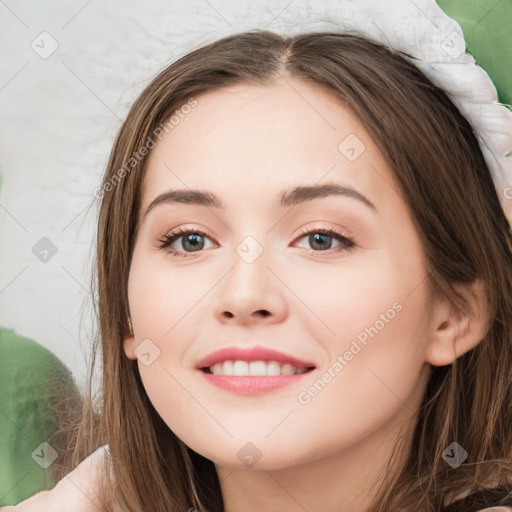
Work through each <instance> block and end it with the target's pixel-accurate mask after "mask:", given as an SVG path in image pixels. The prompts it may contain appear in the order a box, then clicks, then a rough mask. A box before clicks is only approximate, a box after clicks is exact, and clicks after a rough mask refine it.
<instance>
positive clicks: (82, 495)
mask: <svg viewBox="0 0 512 512" xmlns="http://www.w3.org/2000/svg"><path fill="white" fill-rule="evenodd" d="M104 454H105V452H104V448H103V447H102V448H99V449H98V450H96V451H95V452H93V453H91V455H89V456H88V457H87V458H86V459H84V460H83V461H82V462H81V463H80V464H79V465H78V466H77V467H76V468H75V469H74V470H73V471H71V472H70V473H68V474H67V475H66V476H65V477H64V478H62V479H61V480H59V482H58V483H57V485H56V486H55V487H54V488H53V489H51V490H49V491H41V492H38V493H37V494H34V496H31V497H30V498H28V499H26V500H24V501H22V502H21V503H18V504H17V505H14V506H8V507H1V508H0V512H41V510H44V511H47V512H63V511H65V510H66V511H70V512H103V511H104V510H105V509H104V506H103V503H102V502H101V500H100V499H99V496H98V486H99V483H100V480H99V477H102V476H103V475H101V474H100V473H101V470H102V465H99V464H98V463H99V462H102V459H103V457H104ZM71 507H72V508H71Z"/></svg>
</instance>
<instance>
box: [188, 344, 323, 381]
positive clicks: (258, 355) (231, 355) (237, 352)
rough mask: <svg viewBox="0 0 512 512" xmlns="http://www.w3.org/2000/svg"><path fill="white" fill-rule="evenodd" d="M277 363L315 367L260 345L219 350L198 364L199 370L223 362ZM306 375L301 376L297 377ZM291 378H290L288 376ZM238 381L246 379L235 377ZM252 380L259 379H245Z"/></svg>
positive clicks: (298, 366) (299, 366)
mask: <svg viewBox="0 0 512 512" xmlns="http://www.w3.org/2000/svg"><path fill="white" fill-rule="evenodd" d="M228 360H231V361H235V360H239V361H247V362H250V361H277V362H278V363H281V364H286V363H288V364H291V365H293V366H295V367H297V368H303V367H308V366H315V365H314V364H313V363H311V362H307V361H302V360H300V359H297V358H296V357H292V356H289V355H288V354H284V353H283V352H278V351H277V350H272V349H270V348H265V347H262V346H259V345H256V346H254V347H250V348H239V347H227V348H223V349H221V350H217V351H216V352H213V353H212V354H210V355H208V356H206V357H205V358H204V359H201V361H199V362H198V363H197V364H196V368H197V369H201V368H207V367H209V366H212V365H214V364H215V363H218V362H222V361H228ZM301 375H304V374H299V375H297V377H299V376H301ZM286 377H290V376H286ZM235 378H236V379H243V378H244V377H235ZM245 378H250V379H256V378H258V377H245ZM275 378H279V377H278V376H276V377H259V379H275Z"/></svg>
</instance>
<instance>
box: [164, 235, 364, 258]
mask: <svg viewBox="0 0 512 512" xmlns="http://www.w3.org/2000/svg"><path fill="white" fill-rule="evenodd" d="M313 233H314V234H316V233H321V234H322V235H327V236H331V237H333V238H336V239H338V241H339V242H341V243H342V245H344V249H342V250H344V251H350V250H352V249H354V248H356V247H357V244H356V243H355V241H354V240H353V239H351V238H348V237H346V236H344V235H342V234H341V233H339V232H338V231H336V230H335V229H332V228H331V229H308V228H305V229H304V230H302V231H301V233H299V235H298V236H297V238H296V240H297V239H300V238H302V237H303V236H304V235H307V234H313ZM190 234H195V235H200V236H204V237H207V238H209V237H208V235H207V234H206V233H204V232H203V231H201V230H198V229H182V228H178V229H175V230H174V231H172V232H170V233H167V234H165V235H164V236H163V237H162V238H160V239H159V240H158V247H159V248H160V249H161V250H165V251H166V252H168V253H169V254H170V255H171V256H181V257H184V258H188V257H190V256H193V255H194V252H192V253H188V254H187V253H182V252H180V251H177V250H175V249H169V246H170V245H171V244H172V243H173V242H175V241H176V240H179V239H180V238H181V237H183V236H185V235H190ZM338 249H340V248H339V247H338ZM195 252H198V253H199V252H202V251H195ZM333 252H338V251H336V250H335V251H332V250H331V249H329V250H325V251H322V250H314V249H310V250H309V254H310V255H316V254H318V253H326V254H333Z"/></svg>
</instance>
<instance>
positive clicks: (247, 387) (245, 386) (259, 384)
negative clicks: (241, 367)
mask: <svg viewBox="0 0 512 512" xmlns="http://www.w3.org/2000/svg"><path fill="white" fill-rule="evenodd" d="M313 371H314V370H311V371H309V372H304V373H299V374H296V375H276V376H272V377H263V376H258V377H257V376H252V377H251V376H245V377H235V376H232V375H212V374H211V373H205V372H200V373H201V375H203V377H204V378H205V379H206V380H207V381H208V382H209V383H210V384H213V385H214V386H217V387H219V388H221V389H225V390H228V391H234V392H235V393H240V394H243V395H259V394H262V393H266V392H268V391H272V390H274V389H278V388H282V387H284V386H289V385H291V384H294V383H296V382H298V381H299V380H301V379H302V378H303V377H304V376H305V375H309V374H310V373H312V372H313Z"/></svg>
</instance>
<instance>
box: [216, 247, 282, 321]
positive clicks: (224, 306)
mask: <svg viewBox="0 0 512 512" xmlns="http://www.w3.org/2000/svg"><path fill="white" fill-rule="evenodd" d="M268 264H269V261H268V258H267V257H266V253H265V250H264V251H263V252H262V253H261V254H260V256H259V257H258V258H257V259H256V260H255V261H252V262H251V261H250V260H245V259H244V258H243V257H241V256H240V255H239V254H237V253H235V255H234V257H233V266H232V268H231V270H230V271H229V272H228V274H227V275H226V277H225V278H224V279H223V280H222V282H221V283H219V284H220V289H219V293H218V299H217V303H216V311H215V314H216V316H217V318H218V320H219V321H221V322H222V323H231V324H239V325H250V324H258V323H265V324H274V323H279V322H282V321H283V319H284V318H285V317H286V314H287V303H286V300H285V293H286V290H285V285H284V284H283V282H282V281H281V280H280V279H279V278H278V277H277V276H276V272H275V270H274V269H270V268H269V266H267V265H268Z"/></svg>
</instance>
